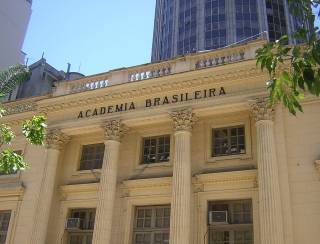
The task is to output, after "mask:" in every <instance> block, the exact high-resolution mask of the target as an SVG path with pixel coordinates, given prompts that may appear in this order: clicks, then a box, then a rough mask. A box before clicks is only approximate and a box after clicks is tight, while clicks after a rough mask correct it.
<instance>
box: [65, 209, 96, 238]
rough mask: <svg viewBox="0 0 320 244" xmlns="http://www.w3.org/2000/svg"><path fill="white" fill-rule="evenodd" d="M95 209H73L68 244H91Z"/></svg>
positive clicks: (69, 223)
mask: <svg viewBox="0 0 320 244" xmlns="http://www.w3.org/2000/svg"><path fill="white" fill-rule="evenodd" d="M95 215H96V210H95V209H72V210H71V211H70V215H69V219H68V221H67V227H66V228H67V230H68V244H91V243H92V236H93V228H94V220H95Z"/></svg>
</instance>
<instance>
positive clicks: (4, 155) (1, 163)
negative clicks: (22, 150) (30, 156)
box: [0, 148, 28, 174]
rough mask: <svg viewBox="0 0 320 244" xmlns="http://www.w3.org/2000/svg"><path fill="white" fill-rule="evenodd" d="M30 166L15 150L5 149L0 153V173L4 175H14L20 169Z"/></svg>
mask: <svg viewBox="0 0 320 244" xmlns="http://www.w3.org/2000/svg"><path fill="white" fill-rule="evenodd" d="M26 167H28V164H27V163H26V162H25V161H24V159H23V157H22V156H21V155H19V154H17V153H16V152H14V151H13V149H11V148H9V149H5V150H3V151H2V152H1V153H0V171H1V173H2V174H13V173H15V172H17V171H18V170H20V169H25V168H26Z"/></svg>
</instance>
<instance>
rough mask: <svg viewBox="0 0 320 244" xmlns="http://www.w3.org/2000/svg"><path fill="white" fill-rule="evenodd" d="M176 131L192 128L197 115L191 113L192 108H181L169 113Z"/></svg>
mask: <svg viewBox="0 0 320 244" xmlns="http://www.w3.org/2000/svg"><path fill="white" fill-rule="evenodd" d="M170 115H171V118H172V120H173V123H174V129H175V130H176V131H181V130H187V131H190V130H192V126H193V125H194V124H195V122H196V121H197V117H196V116H195V114H194V113H192V109H183V110H179V111H174V112H172V113H170Z"/></svg>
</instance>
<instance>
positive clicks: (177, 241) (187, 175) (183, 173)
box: [170, 110, 195, 244]
mask: <svg viewBox="0 0 320 244" xmlns="http://www.w3.org/2000/svg"><path fill="white" fill-rule="evenodd" d="M172 118H173V121H174V125H175V130H176V132H175V134H174V136H175V149H174V163H173V164H174V165H173V178H172V199H171V216H170V244H181V243H183V244H188V243H191V241H190V233H191V129H192V125H193V123H194V121H195V120H194V115H193V114H192V111H191V110H183V111H178V112H175V113H172Z"/></svg>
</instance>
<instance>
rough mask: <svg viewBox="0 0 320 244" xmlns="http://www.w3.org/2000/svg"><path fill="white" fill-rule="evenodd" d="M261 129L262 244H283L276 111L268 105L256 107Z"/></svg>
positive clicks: (259, 140) (254, 109) (258, 104)
mask: <svg viewBox="0 0 320 244" xmlns="http://www.w3.org/2000/svg"><path fill="white" fill-rule="evenodd" d="M253 112H254V115H255V117H256V128H257V151H258V177H259V178H258V182H259V214H260V232H261V233H260V236H261V244H283V243H284V233H283V217H282V210H281V196H280V185H279V172H278V164H277V156H276V148H275V138H274V124H273V114H274V111H273V109H271V108H268V105H267V103H266V102H261V101H258V102H257V103H256V104H255V105H254V106H253Z"/></svg>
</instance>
